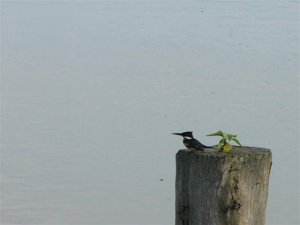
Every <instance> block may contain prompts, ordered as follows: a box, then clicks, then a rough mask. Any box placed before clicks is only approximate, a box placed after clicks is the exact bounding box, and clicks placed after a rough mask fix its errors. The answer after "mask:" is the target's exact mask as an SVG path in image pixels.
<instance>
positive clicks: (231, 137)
mask: <svg viewBox="0 0 300 225" xmlns="http://www.w3.org/2000/svg"><path fill="white" fill-rule="evenodd" d="M227 135H228V140H229V141H231V140H232V139H233V138H236V137H237V135H235V134H227Z"/></svg>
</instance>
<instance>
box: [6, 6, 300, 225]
mask: <svg viewBox="0 0 300 225" xmlns="http://www.w3.org/2000/svg"><path fill="white" fill-rule="evenodd" d="M1 6H2V7H1V8H2V11H1V21H2V22H1V25H2V26H1V27H2V28H1V34H2V41H1V43H2V46H1V57H2V67H1V75H2V82H1V83H2V87H1V95H2V110H1V111H2V126H1V127H2V132H1V133H2V145H1V176H2V178H1V224H3V225H25V224H26V225H34V224H36V225H42V224H43V225H71V224H72V225H87V224H91V225H92V224H97V225H106V224H114V225H116V224H132V225H133V224H139V225H146V224H147V225H148V224H164V225H169V224H174V217H175V215H174V211H175V210H174V208H175V202H174V201H175V196H174V195H175V192H174V182H175V153H176V152H177V150H178V149H180V148H182V147H183V146H182V143H181V140H180V139H178V137H175V136H171V135H170V133H171V132H181V131H186V130H193V131H194V134H195V136H196V137H197V138H198V139H200V140H201V141H202V142H203V143H205V144H208V145H209V144H215V143H216V142H217V141H218V140H217V139H215V138H211V137H205V134H207V133H211V132H214V131H216V130H218V129H224V130H227V131H229V132H233V133H237V134H238V135H239V138H240V140H241V142H242V143H243V144H244V145H249V146H260V147H267V148H271V149H272V152H273V168H272V173H271V180H270V194H269V201H268V210H267V224H268V225H282V224H286V225H295V224H299V214H298V212H299V194H300V193H299V190H300V187H299V186H300V185H299V169H300V168H299V147H300V146H299V2H298V1H176V2H171V1H143V2H138V1H113V2H108V1H90V2H80V1H69V2H68V1H65V2H58V1H56V2H50V1H39V2H37V1H32V2H29V1H26V2H8V1H6V2H1ZM161 179H163V180H161Z"/></svg>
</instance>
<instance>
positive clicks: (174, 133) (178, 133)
mask: <svg viewBox="0 0 300 225" xmlns="http://www.w3.org/2000/svg"><path fill="white" fill-rule="evenodd" d="M172 134H174V135H180V136H181V133H172Z"/></svg>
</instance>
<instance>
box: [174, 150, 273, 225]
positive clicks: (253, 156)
mask: <svg viewBox="0 0 300 225" xmlns="http://www.w3.org/2000/svg"><path fill="white" fill-rule="evenodd" d="M271 165H272V154H271V151H270V150H268V149H262V148H252V147H234V148H233V150H232V152H230V153H224V152H216V151H214V152H206V151H205V152H201V151H190V150H180V151H179V152H178V153H177V155H176V225H264V224H265V211H266V204H267V198H268V186H269V174H270V170H271Z"/></svg>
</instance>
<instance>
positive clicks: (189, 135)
mask: <svg viewBox="0 0 300 225" xmlns="http://www.w3.org/2000/svg"><path fill="white" fill-rule="evenodd" d="M172 134H174V135H179V136H182V137H183V138H184V139H192V138H194V137H193V132H192V131H186V132H182V133H172Z"/></svg>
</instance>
